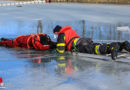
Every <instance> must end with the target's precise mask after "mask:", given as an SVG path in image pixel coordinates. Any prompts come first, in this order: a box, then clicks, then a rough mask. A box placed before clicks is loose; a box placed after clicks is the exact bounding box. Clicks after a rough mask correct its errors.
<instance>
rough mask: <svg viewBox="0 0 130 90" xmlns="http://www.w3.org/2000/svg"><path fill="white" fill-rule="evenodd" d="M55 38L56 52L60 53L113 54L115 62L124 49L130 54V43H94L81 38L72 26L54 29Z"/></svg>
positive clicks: (88, 39)
mask: <svg viewBox="0 0 130 90" xmlns="http://www.w3.org/2000/svg"><path fill="white" fill-rule="evenodd" d="M53 33H54V37H55V38H56V37H57V38H58V39H57V45H56V47H57V48H56V50H57V52H59V53H64V52H65V50H66V51H77V52H81V53H89V54H97V55H99V54H101V55H104V54H111V57H112V59H113V60H115V59H116V57H117V53H118V52H119V51H121V50H122V49H125V50H127V51H128V52H130V43H129V42H128V41H125V42H113V43H104V44H100V43H94V42H93V41H92V40H91V39H90V38H80V36H79V35H78V34H77V33H76V31H75V30H73V29H72V27H70V26H65V27H61V26H59V25H57V26H56V27H55V28H54V29H53Z"/></svg>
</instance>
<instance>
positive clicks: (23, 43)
mask: <svg viewBox="0 0 130 90" xmlns="http://www.w3.org/2000/svg"><path fill="white" fill-rule="evenodd" d="M0 46H6V47H11V48H27V49H35V50H49V49H53V48H55V47H56V46H55V43H54V42H53V41H51V39H50V37H49V36H48V35H47V34H44V33H40V34H30V35H21V36H18V37H17V38H15V39H6V38H1V41H0Z"/></svg>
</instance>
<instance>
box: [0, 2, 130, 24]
mask: <svg viewBox="0 0 130 90" xmlns="http://www.w3.org/2000/svg"><path fill="white" fill-rule="evenodd" d="M129 10H130V6H129V5H106V4H105V5H98V4H64V3H62V4H36V5H23V7H16V6H8V7H0V12H1V14H0V20H1V21H0V23H2V20H10V19H11V20H12V19H13V20H23V21H26V20H27V21H28V20H39V19H41V20H44V21H50V20H53V21H78V20H88V21H94V22H107V23H108V22H110V23H119V22H124V23H126V22H127V23H128V22H130V12H129ZM7 12H8V13H7Z"/></svg>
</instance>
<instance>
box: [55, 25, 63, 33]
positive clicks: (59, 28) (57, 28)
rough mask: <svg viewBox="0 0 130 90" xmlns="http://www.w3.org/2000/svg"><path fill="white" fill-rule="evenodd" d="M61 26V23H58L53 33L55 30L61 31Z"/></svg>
mask: <svg viewBox="0 0 130 90" xmlns="http://www.w3.org/2000/svg"><path fill="white" fill-rule="evenodd" d="M61 28H62V27H61V26H60V25H57V26H56V27H55V28H54V29H53V33H55V32H59V31H60V30H61Z"/></svg>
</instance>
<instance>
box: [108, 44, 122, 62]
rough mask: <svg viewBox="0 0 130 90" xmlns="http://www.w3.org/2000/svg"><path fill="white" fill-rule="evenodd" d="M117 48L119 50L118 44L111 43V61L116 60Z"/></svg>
mask: <svg viewBox="0 0 130 90" xmlns="http://www.w3.org/2000/svg"><path fill="white" fill-rule="evenodd" d="M119 48H120V47H119V45H118V43H111V44H110V47H109V49H110V52H111V58H112V59H113V60H116V58H117V56H118V51H119Z"/></svg>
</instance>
